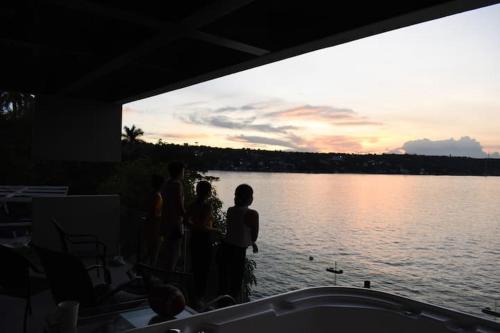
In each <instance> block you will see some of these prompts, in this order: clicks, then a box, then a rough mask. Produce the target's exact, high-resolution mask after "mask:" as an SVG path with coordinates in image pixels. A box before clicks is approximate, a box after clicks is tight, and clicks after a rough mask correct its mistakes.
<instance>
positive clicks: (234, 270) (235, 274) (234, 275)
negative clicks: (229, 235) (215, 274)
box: [229, 246, 246, 300]
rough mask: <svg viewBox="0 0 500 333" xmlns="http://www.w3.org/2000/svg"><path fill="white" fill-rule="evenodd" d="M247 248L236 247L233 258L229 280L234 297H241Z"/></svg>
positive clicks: (230, 291) (231, 293) (230, 290)
mask: <svg viewBox="0 0 500 333" xmlns="http://www.w3.org/2000/svg"><path fill="white" fill-rule="evenodd" d="M245 258H246V249H245V248H240V247H236V246H235V247H234V249H233V253H232V258H231V268H230V269H231V274H230V281H229V294H230V295H231V296H233V297H234V299H236V300H238V299H240V295H241V287H242V285H243V274H244V272H245Z"/></svg>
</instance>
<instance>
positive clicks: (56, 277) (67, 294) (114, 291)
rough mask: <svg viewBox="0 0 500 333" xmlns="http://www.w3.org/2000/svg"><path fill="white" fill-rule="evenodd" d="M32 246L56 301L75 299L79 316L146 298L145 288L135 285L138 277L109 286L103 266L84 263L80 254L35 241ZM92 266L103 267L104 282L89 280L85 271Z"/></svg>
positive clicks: (92, 267)
mask: <svg viewBox="0 0 500 333" xmlns="http://www.w3.org/2000/svg"><path fill="white" fill-rule="evenodd" d="M33 247H34V248H35V250H36V252H37V253H38V255H39V257H40V260H41V262H42V266H43V268H44V270H45V274H46V275H47V278H48V280H49V285H50V289H51V291H52V295H53V297H54V300H55V301H56V303H59V302H62V301H67V300H74V301H78V302H79V303H80V308H81V309H82V311H81V315H83V316H85V315H89V314H92V313H102V312H109V311H115V310H116V309H118V308H130V307H134V306H137V305H139V304H141V303H142V302H143V301H144V299H145V298H146V291H145V289H144V288H138V287H137V285H139V286H140V285H142V283H141V281H140V279H133V280H130V281H127V282H125V283H122V284H120V285H118V286H117V287H115V288H112V287H111V284H110V279H109V278H106V276H110V273H109V271H108V269H107V268H105V267H102V266H100V265H92V266H89V267H85V266H84V264H83V263H82V261H81V260H80V258H78V257H76V256H74V255H72V254H69V253H65V252H57V251H52V250H49V249H45V248H42V247H38V246H36V245H34V246H33ZM94 269H103V270H104V271H105V272H106V274H105V275H104V277H105V281H104V283H98V284H96V285H94V284H93V283H92V279H91V276H90V275H89V272H90V271H92V270H94ZM130 290H132V291H130ZM110 309H111V310H110Z"/></svg>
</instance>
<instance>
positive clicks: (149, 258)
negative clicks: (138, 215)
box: [143, 175, 165, 266]
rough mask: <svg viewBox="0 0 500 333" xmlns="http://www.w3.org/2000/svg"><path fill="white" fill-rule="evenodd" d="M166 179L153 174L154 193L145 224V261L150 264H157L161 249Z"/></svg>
mask: <svg viewBox="0 0 500 333" xmlns="http://www.w3.org/2000/svg"><path fill="white" fill-rule="evenodd" d="M164 182H165V180H164V179H163V177H162V176H159V175H153V176H152V177H151V186H152V189H153V195H152V196H151V199H150V200H149V207H148V215H147V218H146V221H145V224H144V250H145V251H144V258H143V261H144V262H145V263H147V264H149V265H152V266H154V265H156V260H157V259H158V251H159V249H160V243H161V239H160V237H161V235H160V224H161V216H162V212H163V196H162V194H161V189H162V187H163V183H164Z"/></svg>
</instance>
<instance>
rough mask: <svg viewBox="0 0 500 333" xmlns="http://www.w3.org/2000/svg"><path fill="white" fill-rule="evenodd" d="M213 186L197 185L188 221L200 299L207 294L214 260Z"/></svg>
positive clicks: (189, 209) (192, 258)
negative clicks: (212, 241) (212, 240)
mask: <svg viewBox="0 0 500 333" xmlns="http://www.w3.org/2000/svg"><path fill="white" fill-rule="evenodd" d="M211 194H212V186H211V185H210V183H209V182H207V181H200V182H198V184H197V185H196V199H195V200H194V202H193V203H192V204H191V206H190V207H189V208H188V211H187V217H188V223H189V224H190V226H191V242H190V249H191V263H192V267H193V277H194V283H195V295H196V297H197V298H198V300H200V299H201V298H202V297H203V296H205V291H206V287H207V280H208V274H209V271H210V266H211V261H212V243H211V240H210V239H211V237H210V233H211V232H212V231H213V230H214V229H213V227H212V224H213V214H212V205H211V203H210V200H209V199H210V196H211Z"/></svg>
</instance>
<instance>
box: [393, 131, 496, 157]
mask: <svg viewBox="0 0 500 333" xmlns="http://www.w3.org/2000/svg"><path fill="white" fill-rule="evenodd" d="M401 150H402V151H403V152H404V153H406V154H417V155H432V156H448V155H451V156H464V157H474V158H486V157H488V153H486V152H485V151H484V149H483V146H482V145H481V143H480V142H479V141H477V140H476V139H473V138H471V137H468V136H464V137H462V138H460V139H458V140H455V139H453V138H451V139H447V140H435V141H433V140H429V139H421V140H414V141H407V142H405V143H404V144H403V147H402V148H401ZM489 156H490V157H493V158H500V154H499V153H498V152H496V153H492V154H490V155H489Z"/></svg>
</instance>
